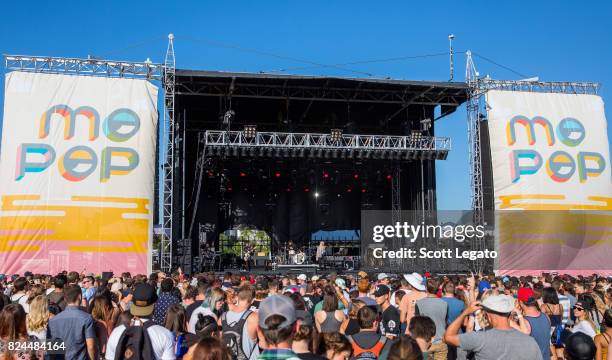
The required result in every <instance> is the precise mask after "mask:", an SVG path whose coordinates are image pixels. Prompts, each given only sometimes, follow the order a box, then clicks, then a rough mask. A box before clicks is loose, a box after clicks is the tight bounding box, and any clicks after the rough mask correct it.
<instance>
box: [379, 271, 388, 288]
mask: <svg viewBox="0 0 612 360" xmlns="http://www.w3.org/2000/svg"><path fill="white" fill-rule="evenodd" d="M376 279H378V285H385V286H389V284H390V283H391V279H390V278H389V275H387V274H385V273H380V274H378V276H377V277H376Z"/></svg>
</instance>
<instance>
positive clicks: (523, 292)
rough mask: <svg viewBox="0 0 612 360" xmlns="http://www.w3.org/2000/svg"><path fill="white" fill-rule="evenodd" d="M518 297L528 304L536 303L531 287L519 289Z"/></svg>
mask: <svg viewBox="0 0 612 360" xmlns="http://www.w3.org/2000/svg"><path fill="white" fill-rule="evenodd" d="M517 297H518V299H519V300H520V301H522V302H524V303H525V304H527V305H530V304H535V303H536V299H535V296H534V293H533V290H532V289H531V288H526V287H523V288H520V289H518V293H517Z"/></svg>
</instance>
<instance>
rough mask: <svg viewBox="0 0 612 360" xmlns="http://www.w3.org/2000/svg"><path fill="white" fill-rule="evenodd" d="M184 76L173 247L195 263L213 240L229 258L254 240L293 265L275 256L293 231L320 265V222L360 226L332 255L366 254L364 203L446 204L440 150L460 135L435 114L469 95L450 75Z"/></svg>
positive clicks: (335, 244)
mask: <svg viewBox="0 0 612 360" xmlns="http://www.w3.org/2000/svg"><path fill="white" fill-rule="evenodd" d="M175 81H176V85H175V118H176V124H177V125H176V128H175V130H174V131H175V136H176V138H175V141H174V151H175V153H174V154H175V164H176V167H175V169H174V184H173V189H174V192H173V194H174V195H173V202H172V205H173V209H172V210H173V211H172V216H173V219H172V220H173V221H172V223H173V227H172V231H173V234H172V239H183V240H178V241H177V240H175V241H173V246H172V252H173V263H174V264H181V265H182V266H183V268H184V269H190V268H192V266H193V268H196V269H197V268H199V263H200V261H201V260H200V256H201V255H202V252H203V251H204V249H206V248H207V247H209V248H212V247H214V249H215V250H216V251H217V252H219V251H222V252H223V253H224V255H223V261H224V262H225V263H227V264H229V263H232V262H234V263H235V262H236V261H239V258H240V257H242V256H243V255H244V253H245V251H246V250H245V246H251V247H254V249H253V250H254V251H253V253H252V255H253V258H255V259H259V260H261V264H262V265H263V264H264V263H265V259H268V260H269V261H270V263H271V262H274V263H278V264H280V263H286V262H288V260H287V259H286V257H285V258H283V259H281V258H279V259H275V257H276V256H277V255H283V256H284V255H285V252H286V250H287V249H286V247H287V244H288V243H289V242H290V241H291V242H292V243H293V247H294V251H296V252H299V251H300V250H302V251H304V254H305V255H306V261H305V263H309V262H310V259H311V257H312V255H313V251H314V249H313V248H312V247H311V242H313V241H312V240H313V233H315V232H317V231H320V230H323V231H324V232H325V233H326V234H338V233H337V232H336V231H344V232H343V233H344V234H346V233H347V232H349V233H350V232H351V231H352V234H353V236H352V238H353V239H356V242H357V245H356V246H353V247H351V246H349V245H347V246H346V248H347V250H342V249H344V248H345V246H343V244H351V243H354V242H355V241H349V240H350V239H339V238H336V239H335V240H333V241H332V238H331V237H330V238H329V239H328V242H329V243H330V244H331V245H330V249H329V250H328V255H340V256H353V257H356V256H358V255H359V248H358V243H359V229H360V211H361V210H392V209H405V210H421V211H427V210H431V209H436V179H435V160H444V159H446V157H447V155H448V152H449V151H450V149H451V146H450V145H451V143H450V139H448V138H440V137H435V136H434V135H435V120H438V119H440V118H442V117H444V116H445V115H448V114H450V113H452V112H454V111H455V109H456V108H457V107H458V106H459V105H461V104H462V103H463V102H465V101H466V97H467V91H466V90H467V86H466V84H465V83H447V82H426V81H404V80H389V79H369V78H368V79H355V78H336V77H309V76H289V75H270V74H252V73H227V72H213V71H193V70H176V78H175ZM330 236H332V237H333V235H330ZM343 240H347V241H343ZM313 243H314V242H313ZM316 243H318V241H317V242H316ZM205 244H206V245H205ZM314 246H316V244H314ZM309 249H310V250H309ZM229 253H232V254H233V255H229ZM227 264H226V265H227ZM356 266H358V265H356Z"/></svg>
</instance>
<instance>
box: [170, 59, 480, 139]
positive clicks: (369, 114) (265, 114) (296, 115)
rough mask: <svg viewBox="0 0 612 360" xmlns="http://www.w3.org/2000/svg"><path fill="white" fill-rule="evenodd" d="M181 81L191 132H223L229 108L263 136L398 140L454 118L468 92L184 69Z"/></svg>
mask: <svg viewBox="0 0 612 360" xmlns="http://www.w3.org/2000/svg"><path fill="white" fill-rule="evenodd" d="M175 80H176V86H175V94H176V96H177V97H176V110H177V114H179V117H180V116H183V115H184V116H185V117H186V120H187V121H186V122H187V130H188V131H191V130H194V131H199V130H204V129H219V124H220V122H219V119H221V118H222V115H223V113H225V111H226V110H228V109H230V108H231V109H233V110H235V112H236V118H235V120H234V122H233V124H236V125H241V124H246V123H251V124H257V125H258V129H259V130H261V131H266V130H274V131H294V132H295V131H302V132H305V131H323V132H327V131H328V130H329V128H330V127H331V128H333V127H345V131H346V132H349V133H361V134H400V133H406V130H405V128H406V127H407V126H406V125H405V124H406V123H409V126H408V127H410V128H412V129H418V128H420V124H419V121H420V120H422V119H426V118H429V119H435V118H436V117H438V118H439V117H443V116H445V115H448V114H450V113H452V112H454V111H455V110H456V109H457V107H458V106H459V105H461V104H462V103H464V102H465V101H466V100H467V89H468V87H467V84H466V83H463V82H435V81H413V80H396V79H374V78H350V77H332V76H305V75H284V74H282V75H280V74H268V73H241V72H223V71H206V70H185V69H177V70H176V79H175ZM438 106H439V111H438V112H437V113H434V108H437V107H438ZM347 124H352V125H353V126H352V128H350V127H349V126H347ZM402 124H404V125H402Z"/></svg>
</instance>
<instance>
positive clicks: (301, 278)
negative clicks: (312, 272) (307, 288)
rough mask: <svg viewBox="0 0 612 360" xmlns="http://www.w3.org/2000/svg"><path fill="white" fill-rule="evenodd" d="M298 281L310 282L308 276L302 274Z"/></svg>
mask: <svg viewBox="0 0 612 360" xmlns="http://www.w3.org/2000/svg"><path fill="white" fill-rule="evenodd" d="M297 279H298V280H302V281H306V280H308V277H307V276H306V274H300V275H298V277H297Z"/></svg>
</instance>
